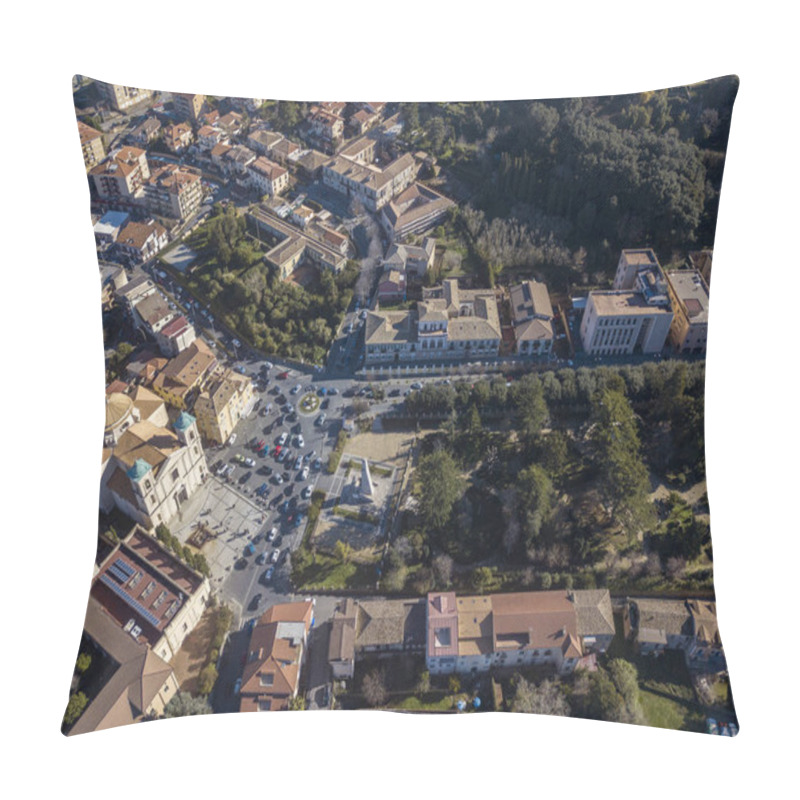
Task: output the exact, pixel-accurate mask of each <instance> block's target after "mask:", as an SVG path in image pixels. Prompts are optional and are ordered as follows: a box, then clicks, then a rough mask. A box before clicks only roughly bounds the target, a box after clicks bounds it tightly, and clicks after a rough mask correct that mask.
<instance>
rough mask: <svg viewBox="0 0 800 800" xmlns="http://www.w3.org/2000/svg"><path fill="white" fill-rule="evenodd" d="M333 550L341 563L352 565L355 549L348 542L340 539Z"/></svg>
mask: <svg viewBox="0 0 800 800" xmlns="http://www.w3.org/2000/svg"><path fill="white" fill-rule="evenodd" d="M333 550H334V554H335V555H336V558H337V559H338V560H339V561H341V563H342V564H349V563H350V559H351V558H352V557H353V548H352V546H351V545H350V544H349V543H348V542H345V541H344V540H342V539H339V541H337V542H336V545H335V546H334V548H333Z"/></svg>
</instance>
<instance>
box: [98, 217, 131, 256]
mask: <svg viewBox="0 0 800 800" xmlns="http://www.w3.org/2000/svg"><path fill="white" fill-rule="evenodd" d="M129 219H130V214H127V213H126V212H124V211H106V213H105V214H103V216H102V217H101V218H100V219H99V220H97V222H96V223H95V225H94V238H95V241H96V242H97V245H98V247H102V246H105V247H108V246H110V245H112V244H114V242H116V241H117V239H118V238H119V234H120V231H122V229H123V228H124V227H125V225H126V224H127V222H128V220H129Z"/></svg>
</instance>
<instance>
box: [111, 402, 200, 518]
mask: <svg viewBox="0 0 800 800" xmlns="http://www.w3.org/2000/svg"><path fill="white" fill-rule="evenodd" d="M104 455H106V454H105V453H104ZM207 476H208V466H207V464H206V458H205V454H204V453H203V449H202V447H201V445H200V434H199V432H198V430H197V425H196V422H195V419H194V417H192V416H191V415H190V414H188V413H186V412H183V413H181V414H180V416H179V417H178V419H177V420H176V421H175V422H174V423H173V425H172V430H170V429H169V428H166V427H161V426H158V425H154V424H153V423H151V422H149V421H145V420H141V421H140V422H136V423H134V424H133V425H131V426H130V427H129V428H127V429H126V430H125V432H124V433H123V434H122V435H121V436H120V437H119V441H118V442H117V443H116V446H115V447H114V448H113V450H112V451H111V453H110V454H109V455H108V457H107V459H106V460H105V465H104V469H103V478H102V480H101V487H102V490H101V508H102V510H103V511H105V512H108V511H110V510H111V508H113V507H115V506H116V507H117V508H118V509H119V510H120V511H122V512H123V513H124V514H126V515H127V516H129V517H130V518H131V519H133V520H135V521H136V522H138V523H139V524H140V525H142V526H143V527H145V528H147V529H151V528H155V527H156V526H157V525H159V524H160V523H162V522H163V523H167V522H168V521H169V520H170V519H172V518H173V517H174V516H175V515H176V514H177V513H178V512H179V511H180V509H181V506H182V505H183V504H184V503H185V502H186V501H188V499H189V498H190V497H191V496H192V495H193V494H194V492H195V491H197V489H198V488H199V487H200V486H201V485H202V484H203V482H204V481H205V479H206V477H207Z"/></svg>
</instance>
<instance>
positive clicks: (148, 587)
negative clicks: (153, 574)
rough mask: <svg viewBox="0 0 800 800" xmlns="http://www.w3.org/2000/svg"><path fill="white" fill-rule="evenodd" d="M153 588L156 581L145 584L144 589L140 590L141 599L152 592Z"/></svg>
mask: <svg viewBox="0 0 800 800" xmlns="http://www.w3.org/2000/svg"><path fill="white" fill-rule="evenodd" d="M155 588H156V582H155V581H150V583H148V584H147V587H146V588H145V590H144V591H143V592H142V599H144V598H146V597H149V596H150V595H151V594H152V593H153V589H155Z"/></svg>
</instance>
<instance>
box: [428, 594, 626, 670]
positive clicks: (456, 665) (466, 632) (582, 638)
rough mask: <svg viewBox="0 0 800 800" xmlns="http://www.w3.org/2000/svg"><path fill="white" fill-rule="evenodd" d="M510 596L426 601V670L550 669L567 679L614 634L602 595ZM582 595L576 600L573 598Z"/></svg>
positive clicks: (432, 596) (433, 597) (608, 599)
mask: <svg viewBox="0 0 800 800" xmlns="http://www.w3.org/2000/svg"><path fill="white" fill-rule="evenodd" d="M583 594H584V593H583V592H580V591H574V592H567V591H552V592H516V593H509V594H493V595H481V596H467V597H457V596H456V594H455V592H433V593H430V594H429V595H428V600H427V623H426V624H427V645H426V665H427V667H428V669H429V670H430V672H431V674H446V673H451V672H461V673H469V672H472V673H475V672H486V671H488V670H489V669H491V668H492V667H522V666H529V665H536V664H540V665H544V664H552V665H553V666H554V667H555V668H556V670H557V671H558V672H559V673H561V674H568V673H571V672H573V671H574V670H575V668H576V667H578V666H580V665H581V664H582V663H585V661H584V659H587V658H589V657H591V654H593V653H602V652H605V650H606V649H607V647H608V645H609V644H610V643H611V640H612V639H613V636H614V618H613V614H612V610H611V597H610V595H609V593H608V590H605V589H604V590H600V591H591V592H590V593H589V595H588V596H582V595H583ZM578 598H580V599H578Z"/></svg>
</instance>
